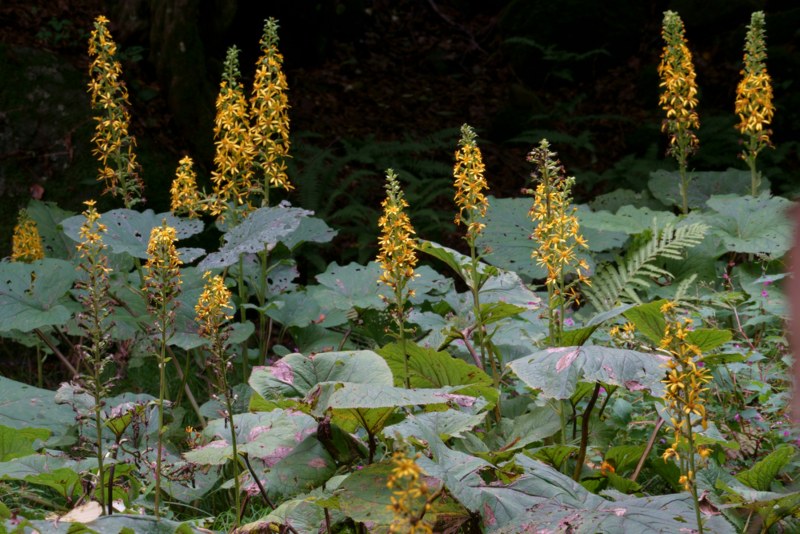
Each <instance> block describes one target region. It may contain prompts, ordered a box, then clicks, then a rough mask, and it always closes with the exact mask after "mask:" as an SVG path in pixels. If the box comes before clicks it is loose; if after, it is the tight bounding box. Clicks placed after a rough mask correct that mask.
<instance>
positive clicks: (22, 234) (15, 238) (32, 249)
mask: <svg viewBox="0 0 800 534" xmlns="http://www.w3.org/2000/svg"><path fill="white" fill-rule="evenodd" d="M42 258H44V246H43V245H42V236H41V235H39V227H38V226H37V225H36V221H34V220H33V219H32V218H31V216H30V215H28V212H27V210H24V209H23V210H20V212H19V216H18V218H17V224H16V226H14V234H13V235H12V236H11V261H21V262H25V263H31V262H33V261H36V260H41V259H42Z"/></svg>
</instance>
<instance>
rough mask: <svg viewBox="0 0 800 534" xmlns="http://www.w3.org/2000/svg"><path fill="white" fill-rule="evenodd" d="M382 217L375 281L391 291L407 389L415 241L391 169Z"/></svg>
mask: <svg viewBox="0 0 800 534" xmlns="http://www.w3.org/2000/svg"><path fill="white" fill-rule="evenodd" d="M381 206H382V207H383V215H382V216H381V217H380V219H378V226H379V228H380V230H381V235H380V238H379V240H378V245H379V247H380V251H379V253H378V257H377V261H378V263H380V265H381V268H382V269H383V273H381V276H380V278H379V281H380V282H381V283H383V284H385V285H386V286H388V287H389V288H390V289H391V290H392V297H393V300H392V302H390V303H389V304H390V306H391V312H390V313H391V314H392V318H393V319H394V322H395V326H396V328H397V331H396V332H395V335H396V336H397V339H398V341H399V343H400V349H401V351H402V353H403V366H404V371H405V377H404V380H405V385H406V387H407V388H410V387H411V378H410V375H409V372H408V352H407V351H406V333H407V329H406V326H405V321H406V316H407V315H408V309H407V305H408V299H409V298H410V297H411V296H413V294H414V292H413V290H412V289H409V288H408V284H409V282H411V280H413V279H414V277H415V274H414V267H415V266H416V265H417V252H416V246H417V245H416V240H415V238H414V234H415V232H414V228H413V227H412V226H411V220H410V219H409V217H408V214H407V213H406V212H405V209H406V208H408V202H406V200H405V198H404V197H403V191H402V190H401V189H400V184H399V183H398V181H397V174H395V172H394V171H393V170H392V169H388V170H387V171H386V198H385V199H384V200H383V203H382V204H381Z"/></svg>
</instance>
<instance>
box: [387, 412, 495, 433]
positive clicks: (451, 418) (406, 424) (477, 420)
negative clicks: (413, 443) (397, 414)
mask: <svg viewBox="0 0 800 534" xmlns="http://www.w3.org/2000/svg"><path fill="white" fill-rule="evenodd" d="M485 417H486V412H483V413H480V414H477V415H472V414H468V413H464V412H462V411H459V410H445V411H443V412H426V413H421V414H417V415H413V414H409V415H407V416H406V418H405V419H403V420H402V421H401V422H399V423H397V424H396V425H392V426H388V427H386V428H384V429H383V433H384V435H385V436H386V437H387V438H394V437H395V435H397V434H399V435H400V436H401V437H403V438H406V439H408V438H412V437H416V436H418V435H420V428H421V427H424V428H426V429H429V430H431V431H433V432H435V433H436V435H437V436H439V437H440V438H441V439H443V440H447V439H450V438H451V437H458V438H460V437H462V433H463V432H466V431H468V430H472V429H473V428H474V427H476V426H477V425H479V424H481V423H482V422H483V419H484V418H485Z"/></svg>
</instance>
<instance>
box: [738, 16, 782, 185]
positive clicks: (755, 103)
mask: <svg viewBox="0 0 800 534" xmlns="http://www.w3.org/2000/svg"><path fill="white" fill-rule="evenodd" d="M765 26H766V23H765V21H764V12H763V11H756V12H755V13H753V14H752V15H751V17H750V25H749V26H748V27H747V38H746V40H745V45H744V69H743V70H742V72H741V74H742V80H741V81H740V82H739V86H738V87H737V88H736V114H737V115H738V116H739V124H737V125H736V128H737V129H738V130H739V132H740V133H741V134H742V135H743V136H745V141H744V150H743V151H742V153H741V155H740V157H741V158H742V159H743V160H744V161H745V162H746V163H747V167H748V168H749V169H750V182H751V193H752V195H753V196H756V195H757V194H758V188H759V186H760V185H761V173H759V172H758V169H757V168H756V158H757V157H758V153H759V152H761V151H762V150H763V149H764V148H765V147H768V146H769V147H771V146H772V142H771V141H770V135H771V134H772V131H771V130H770V129H769V125H770V124H771V123H772V117H773V115H774V114H775V106H774V105H773V104H772V80H771V78H770V76H769V74H767V65H766V59H767V44H766V29H765Z"/></svg>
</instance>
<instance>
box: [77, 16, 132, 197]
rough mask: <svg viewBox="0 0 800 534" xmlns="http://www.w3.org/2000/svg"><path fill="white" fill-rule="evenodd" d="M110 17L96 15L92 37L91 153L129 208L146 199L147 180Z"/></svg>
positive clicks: (103, 178) (104, 177) (110, 187)
mask: <svg viewBox="0 0 800 534" xmlns="http://www.w3.org/2000/svg"><path fill="white" fill-rule="evenodd" d="M107 25H108V19H107V18H105V17H104V16H102V15H101V16H99V17H97V18H96V19H95V22H94V30H93V31H92V35H91V37H90V39H89V56H91V57H93V58H94V59H93V60H92V64H91V65H90V67H89V75H90V76H91V78H92V80H91V82H89V93H90V94H91V95H92V109H93V110H94V111H95V112H96V113H97V115H96V116H95V121H97V125H96V126H95V134H94V137H93V138H92V141H93V142H94V143H95V145H97V146H96V148H95V149H94V150H93V151H92V153H93V154H94V155H95V156H97V159H98V160H99V161H100V164H101V168H100V172H99V175H98V180H101V181H103V182H104V183H105V185H106V189H105V191H106V192H108V193H111V195H112V196H115V197H116V196H121V197H122V198H123V201H124V203H125V207H126V208H130V207H132V206H134V205H135V204H137V203H139V202H144V198H143V197H142V190H143V189H144V183H143V182H142V178H141V176H140V171H141V168H140V165H139V163H138V162H137V161H136V153H135V152H134V149H135V148H136V138H135V137H134V136H133V135H131V134H130V132H129V131H128V130H129V128H130V122H131V119H130V113H129V112H128V108H129V107H130V102H129V101H128V89H127V88H126V87H125V83H124V82H123V81H122V80H121V76H122V67H121V66H120V63H119V61H117V59H116V53H117V45H116V44H115V43H114V40H113V39H112V38H111V33H110V32H109V31H108V27H107Z"/></svg>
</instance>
